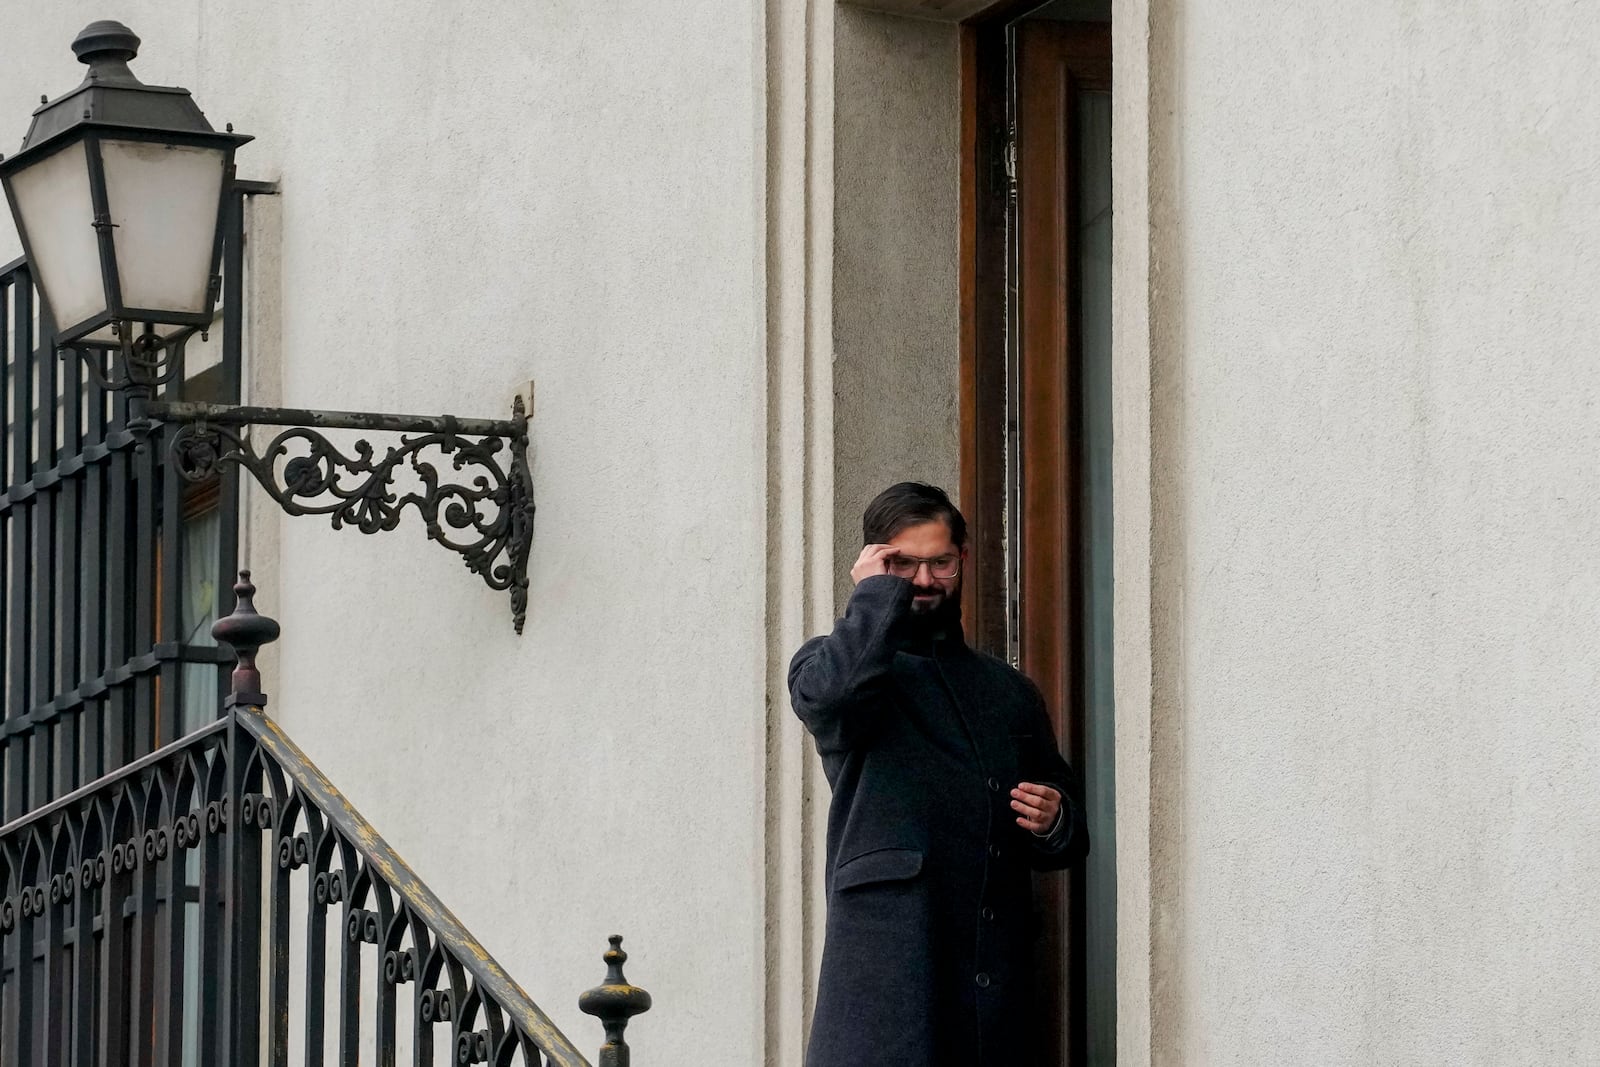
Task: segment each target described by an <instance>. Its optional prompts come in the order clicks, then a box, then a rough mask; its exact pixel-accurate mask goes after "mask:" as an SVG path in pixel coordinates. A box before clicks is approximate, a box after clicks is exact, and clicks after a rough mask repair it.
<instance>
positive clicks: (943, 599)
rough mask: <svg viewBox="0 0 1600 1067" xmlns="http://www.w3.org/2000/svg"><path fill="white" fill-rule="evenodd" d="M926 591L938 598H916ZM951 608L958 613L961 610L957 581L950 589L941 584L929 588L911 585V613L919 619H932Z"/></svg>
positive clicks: (959, 587)
mask: <svg viewBox="0 0 1600 1067" xmlns="http://www.w3.org/2000/svg"><path fill="white" fill-rule="evenodd" d="M927 593H933V594H937V596H938V599H937V600H917V599H916V598H917V597H918V596H920V595H923V594H927ZM952 610H953V611H954V612H955V613H956V614H958V615H959V614H960V612H961V586H960V584H959V583H958V584H957V585H956V587H955V588H954V589H950V590H946V589H945V588H944V587H943V586H935V587H933V588H931V589H923V588H921V587H920V586H913V587H912V600H911V614H913V615H915V616H917V617H918V618H920V619H925V620H928V621H932V620H933V619H935V618H938V617H940V616H943V615H947V614H949V613H950V612H951V611H952Z"/></svg>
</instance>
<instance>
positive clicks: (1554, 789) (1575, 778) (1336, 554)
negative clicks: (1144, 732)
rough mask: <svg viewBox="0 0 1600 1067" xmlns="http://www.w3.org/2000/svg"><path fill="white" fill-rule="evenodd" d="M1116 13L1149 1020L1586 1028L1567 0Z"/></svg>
mask: <svg viewBox="0 0 1600 1067" xmlns="http://www.w3.org/2000/svg"><path fill="white" fill-rule="evenodd" d="M1150 13H1151V22H1150V27H1149V34H1150V40H1149V42H1148V43H1149V49H1150V50H1149V53H1148V59H1149V78H1150V82H1151V85H1150V89H1149V105H1150V112H1149V125H1150V141H1151V143H1150V145H1149V146H1148V148H1149V152H1150V155H1149V157H1148V159H1149V163H1150V181H1151V185H1152V188H1151V190H1150V194H1149V202H1148V205H1147V206H1148V207H1149V210H1150V218H1151V225H1152V226H1153V227H1156V229H1155V232H1153V233H1152V235H1151V238H1150V242H1149V247H1150V249H1151V257H1152V261H1153V262H1152V267H1151V289H1150V304H1149V309H1150V315H1151V317H1152V318H1153V319H1156V320H1158V321H1157V324H1156V325H1155V327H1154V328H1153V330H1152V331H1151V333H1150V334H1149V335H1148V337H1149V339H1150V344H1151V355H1150V359H1151V367H1152V378H1153V382H1152V391H1151V392H1150V394H1149V396H1150V397H1151V404H1152V416H1151V419H1152V423H1153V426H1154V443H1153V446H1152V451H1151V457H1152V461H1153V464H1154V467H1155V470H1154V473H1153V482H1154V492H1153V499H1154V503H1155V507H1154V522H1155V524H1156V525H1155V527H1154V530H1153V540H1154V559H1153V564H1152V570H1151V572H1150V573H1151V574H1152V576H1153V583H1154V605H1153V612H1152V625H1151V629H1152V631H1153V634H1154V637H1153V642H1154V646H1155V647H1154V668H1153V672H1152V674H1151V676H1150V677H1151V678H1152V680H1153V682H1154V691H1155V707H1154V729H1155V734H1156V739H1155V741H1154V743H1153V749H1154V751H1153V755H1152V758H1151V763H1150V768H1151V770H1150V780H1151V794H1152V798H1151V806H1152V808H1153V809H1155V810H1154V813H1153V820H1154V827H1155V829H1154V830H1153V831H1152V836H1153V841H1152V846H1151V849H1150V855H1151V857H1152V867H1153V873H1152V877H1153V878H1154V879H1155V881H1156V883H1157V886H1156V889H1155V892H1154V897H1155V902H1154V907H1153V908H1152V911H1151V913H1150V921H1151V927H1152V929H1153V930H1154V935H1153V940H1154V941H1155V942H1156V943H1157V946H1158V949H1157V952H1156V954H1155V965H1156V970H1157V973H1156V974H1155V975H1154V976H1153V979H1152V986H1151V988H1153V989H1154V990H1155V994H1154V996H1155V1004H1154V1007H1153V1009H1152V1011H1153V1014H1154V1017H1155V1019H1156V1030H1157V1038H1156V1040H1155V1041H1154V1043H1153V1046H1152V1047H1153V1048H1154V1049H1155V1052H1156V1055H1155V1057H1154V1058H1155V1059H1156V1061H1157V1062H1166V1063H1173V1064H1205V1063H1217V1064H1223V1063H1226V1064H1263V1065H1266V1064H1283V1063H1308V1064H1309V1063H1315V1064H1321V1065H1339V1064H1352V1065H1353V1064H1371V1063H1385V1064H1442V1063H1474V1064H1507V1065H1513V1064H1517V1065H1520V1064H1533V1063H1541V1064H1543V1063H1551V1064H1553V1063H1589V1062H1595V1061H1596V1060H1600V1021H1597V1017H1596V1015H1595V1012H1594V1010H1593V1009H1594V1005H1595V1004H1596V1003H1597V1002H1600V972H1597V971H1596V969H1595V967H1594V966H1593V962H1594V959H1595V958H1596V955H1597V954H1600V913H1597V912H1596V909H1595V907H1594V900H1593V887H1594V886H1595V884H1596V883H1597V880H1600V852H1597V850H1596V848H1595V842H1597V841H1600V719H1597V718H1596V715H1595V708H1596V697H1595V693H1596V690H1597V683H1600V656H1597V654H1596V651H1595V646H1594V637H1595V633H1596V632H1597V629H1600V568H1597V567H1596V565H1595V545H1596V543H1597V541H1600V493H1597V489H1600V363H1597V362H1596V359H1595V354H1596V353H1595V339H1596V337H1597V336H1600V303H1597V302H1596V299H1595V294H1596V293H1597V292H1600V209H1597V205H1600V103H1597V101H1596V96H1595V94H1594V92H1593V76H1594V71H1595V70H1596V69H1597V68H1600V10H1597V9H1596V8H1595V7H1594V6H1593V5H1588V4H1570V3H1556V2H1540V3H1535V4H1532V5H1521V6H1516V7H1509V6H1506V5H1498V4H1483V3H1473V4H1465V5H1463V4H1453V3H1438V2H1420V3H1407V4H1391V5H1384V4H1377V5H1354V6H1352V5H1344V6H1339V5H1282V4H1273V5H1246V6H1245V7H1243V8H1241V7H1240V6H1239V5H1220V4H1205V3H1201V4H1185V5H1177V4H1167V3H1151V4H1150ZM1125 39H1126V38H1125V37H1119V40H1125ZM1119 62H1120V61H1119ZM1124 69H1126V68H1124V67H1122V66H1120V65H1119V71H1121V70H1124ZM1119 77H1120V74H1119ZM1120 180H1121V179H1120V177H1119V181H1120ZM1119 240H1120V237H1119ZM1119 247H1122V246H1119ZM1125 380H1126V379H1125ZM1124 399H1127V397H1125V398H1124ZM1120 440H1121V438H1119V441H1120ZM1119 529H1120V519H1119ZM1125 632H1126V631H1123V630H1122V629H1121V626H1120V624H1119V634H1122V633H1125ZM1122 707H1123V705H1122V701H1121V694H1120V693H1119V712H1120V711H1121V709H1122ZM1163 737H1165V738H1167V739H1169V740H1168V741H1165V742H1164V741H1163V740H1162V738H1163ZM1174 737H1177V738H1180V739H1181V747H1178V748H1176V749H1174V748H1173V746H1172V744H1171V741H1170V739H1171V738H1174ZM1119 774H1120V771H1119ZM1119 806H1120V801H1119ZM1124 810H1126V809H1124ZM1174 929H1176V931H1177V932H1176V934H1174V933H1173V930H1174ZM1162 943H1165V944H1167V945H1168V946H1170V951H1169V952H1167V953H1166V954H1165V955H1163V954H1162V952H1161V951H1160V945H1161V944H1162Z"/></svg>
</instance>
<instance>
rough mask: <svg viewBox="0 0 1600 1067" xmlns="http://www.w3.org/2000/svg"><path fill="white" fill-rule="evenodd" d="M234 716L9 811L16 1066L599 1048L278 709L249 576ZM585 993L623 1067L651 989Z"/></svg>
mask: <svg viewBox="0 0 1600 1067" xmlns="http://www.w3.org/2000/svg"><path fill="white" fill-rule="evenodd" d="M235 588H236V591H237V592H238V594H239V605H238V607H236V608H235V611H234V614H233V615H231V616H229V617H227V618H225V619H223V620H221V621H220V622H219V623H218V624H217V628H216V629H217V635H218V637H220V638H222V639H224V640H226V641H228V642H229V643H231V644H233V645H234V646H235V647H236V648H237V649H238V655H239V667H238V669H236V670H235V672H234V677H233V692H232V694H231V695H230V697H229V698H228V706H227V710H226V713H225V715H224V716H223V718H221V719H219V720H218V721H216V722H213V723H211V724H209V725H207V726H205V727H203V728H202V729H200V730H198V731H196V732H194V733H192V734H190V735H189V736H187V737H185V738H183V739H181V740H179V741H177V742H175V743H173V744H170V745H167V746H165V747H163V748H161V749H159V750H157V751H155V752H152V753H150V754H148V755H146V756H144V757H143V758H141V759H138V760H136V761H134V762H132V763H130V764H128V765H127V766H125V767H123V768H122V769H120V770H118V771H116V772H115V773H113V774H111V775H108V776H107V777H105V778H102V779H101V780H99V781H97V782H94V783H92V784H90V785H88V786H85V787H83V788H81V789H79V790H77V791H75V792H73V793H71V794H70V795H67V796H64V797H62V798H60V799H58V800H56V801H54V802H53V803H51V804H49V805H47V806H45V807H43V808H41V809H39V810H37V811H35V812H32V813H30V814H29V815H27V816H26V817H24V818H22V819H19V820H17V821H14V822H11V823H9V824H7V825H5V826H3V827H0V889H3V890H4V897H3V898H0V964H3V966H4V973H3V975H0V978H3V984H0V1063H3V1064H5V1065H6V1067H66V1065H69V1064H70V1065H79V1064H99V1065H110V1064H116V1065H122V1064H127V1065H129V1067H134V1065H138V1067H145V1065H160V1067H221V1065H230V1067H259V1065H260V1064H263V1063H265V1064H269V1065H272V1067H285V1065H287V1064H288V1063H290V1062H295V1063H303V1064H306V1065H308V1067H320V1065H322V1064H325V1063H336V1064H340V1065H344V1067H354V1065H356V1064H358V1063H376V1064H379V1065H383V1067H392V1065H393V1064H394V1063H395V1062H396V1059H397V1056H404V1057H405V1058H406V1059H408V1060H409V1061H410V1062H412V1063H415V1064H417V1065H423V1064H433V1063H436V1062H439V1061H438V1059H436V1052H438V1051H440V1049H439V1046H441V1045H442V1046H443V1050H442V1051H443V1053H444V1057H445V1062H449V1063H456V1064H472V1063H488V1064H496V1065H507V1064H516V1063H520V1064H524V1065H526V1067H587V1063H588V1061H587V1060H585V1059H584V1057H583V1056H582V1055H581V1054H580V1053H579V1052H578V1051H577V1049H576V1048H575V1047H574V1046H573V1044H572V1043H571V1042H570V1041H569V1040H568V1039H567V1038H566V1037H565V1036H563V1035H562V1033H561V1032H560V1030H558V1029H557V1027H556V1026H555V1024H554V1023H553V1022H551V1020H550V1019H549V1017H548V1016H546V1015H545V1013H544V1012H542V1011H541V1010H540V1009H539V1007H538V1006H537V1005H535V1004H534V1003H533V1001H531V1000H530V999H529V998H528V996H527V995H526V994H525V993H524V992H523V991H522V990H521V989H520V988H519V987H518V986H517V985H516V983H515V982H513V981H512V980H511V978H510V977H509V976H508V975H507V974H506V972H505V971H504V970H503V969H502V968H501V967H500V966H499V965H498V964H497V963H495V961H494V960H493V959H492V958H491V957H490V956H489V954H488V953H487V952H486V951H484V949H483V947H482V946H481V945H479V944H478V942H477V941H476V940H474V939H473V937H472V935H471V934H469V933H468V932H467V931H466V929H465V928H463V927H462V925H461V923H460V922H459V921H457V919H456V918H455V917H454V916H453V915H452V914H451V913H450V912H449V910H448V909H446V908H445V907H444V905H443V904H442V903H441V902H440V901H439V899H438V898H437V897H436V896H435V895H434V894H433V893H432V892H431V891H430V890H429V889H428V888H427V886H425V885H424V884H423V883H422V882H421V881H420V880H419V879H418V878H417V877H416V875H415V874H413V873H412V871H411V869H410V868H409V867H407V866H406V864H405V863H404V861H402V860H401V859H400V857H399V856H398V855H396V854H395V852H394V850H393V849H391V848H390V847H389V846H388V845H387V844H385V843H384V841H383V839H382V838H381V837H379V836H378V834H377V832H376V831H375V830H374V829H373V828H372V826H371V825H370V824H369V823H367V822H366V820H365V819H363V818H362V817H361V816H360V814H358V813H357V812H356V811H355V809H354V808H352V807H351V806H350V805H349V803H348V802H347V801H345V800H344V798H343V797H342V796H341V795H340V794H339V792H338V791H337V790H335V789H334V787H333V785H332V784H331V783H330V782H329V781H328V779H327V778H325V777H324V776H323V775H322V773H321V772H320V771H318V770H317V768H316V767H315V766H314V765H313V764H312V763H311V761H310V760H309V759H307V758H306V756H305V754H304V753H303V752H301V751H300V749H299V748H297V747H296V746H295V744H294V742H293V741H291V740H290V739H289V738H288V736H287V735H285V734H284V732H283V731H282V730H281V729H280V728H279V727H278V726H277V724H276V723H274V722H273V721H272V720H271V719H270V718H268V717H267V715H266V714H265V713H264V712H263V711H262V707H261V705H263V704H264V703H265V698H264V697H262V696H261V695H260V693H259V689H260V676H259V674H257V673H256V671H255V650H256V647H257V646H258V645H259V644H260V643H262V642H264V641H267V640H271V639H273V637H275V636H276V632H277V626H276V624H275V623H273V622H271V620H267V619H264V618H262V617H261V616H258V615H256V614H255V611H254V608H253V607H252V605H251V597H252V596H253V593H254V589H253V588H251V587H250V586H249V584H248V576H247V575H246V576H244V580H243V581H241V583H240V585H239V586H236V587H235ZM625 959H626V955H625V954H624V953H622V951H621V938H620V937H614V938H613V939H612V946H611V951H609V952H607V953H606V962H607V964H608V965H609V971H608V974H607V978H606V981H605V982H604V983H603V984H602V985H601V986H600V987H597V988H596V989H594V990H590V991H589V992H588V993H586V994H585V995H584V997H583V998H582V1001H581V1007H582V1010H584V1011H586V1012H589V1013H590V1014H593V1015H597V1016H599V1017H600V1019H601V1021H602V1023H603V1024H604V1025H605V1029H606V1034H607V1039H608V1040H607V1044H606V1046H605V1047H604V1048H603V1049H602V1051H601V1055H600V1059H599V1063H600V1064H601V1067H627V1063H628V1048H627V1045H626V1044H625V1043H624V1042H623V1040H622V1031H623V1028H624V1027H625V1025H626V1022H627V1019H628V1017H629V1016H631V1015H633V1014H635V1013H637V1012H639V1011H643V1010H646V1009H647V1008H648V1007H649V996H648V995H647V994H645V993H644V991H643V990H640V989H638V988H636V987H634V986H631V985H629V984H628V983H627V981H626V979H625V978H624V977H623V975H622V961H623V960H625Z"/></svg>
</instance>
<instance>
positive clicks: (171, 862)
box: [155, 771, 188, 1067]
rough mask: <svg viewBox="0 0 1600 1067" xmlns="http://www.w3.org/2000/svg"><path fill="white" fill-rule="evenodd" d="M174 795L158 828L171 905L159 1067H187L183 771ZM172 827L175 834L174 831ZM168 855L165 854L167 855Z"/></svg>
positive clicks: (161, 966) (164, 945)
mask: <svg viewBox="0 0 1600 1067" xmlns="http://www.w3.org/2000/svg"><path fill="white" fill-rule="evenodd" d="M168 784H169V785H171V786H172V789H171V790H170V791H169V792H168V793H167V794H166V795H167V797H168V798H169V799H168V803H167V806H166V808H165V810H164V811H163V812H162V821H161V823H160V825H159V826H158V827H157V830H156V833H157V841H156V848H157V858H158V860H159V861H160V864H161V868H162V875H163V877H162V884H163V885H164V886H165V888H166V900H165V902H164V905H163V907H162V909H161V911H162V915H161V923H160V927H159V929H160V940H159V941H158V942H157V951H156V977H157V979H158V981H157V983H156V988H157V990H158V993H157V994H156V995H157V996H158V997H159V998H160V1003H161V1013H160V1020H159V1023H158V1029H157V1031H156V1055H155V1062H156V1063H157V1064H159V1065H160V1067H182V1065H183V1033H184V1025H185V1021H186V1016H187V1015H188V1003H187V1000H186V998H185V996H184V992H185V986H184V959H185V956H184V945H185V937H184V933H185V920H186V918H187V915H186V912H187V904H186V898H187V896H188V893H187V891H186V888H187V883H188V878H187V877H186V875H185V873H184V868H185V866H186V861H187V852H186V851H185V850H184V849H181V848H179V847H178V842H177V841H176V840H174V833H173V831H174V830H176V827H177V821H178V820H179V819H181V818H183V812H184V808H185V806H186V805H185V803H184V802H183V795H184V794H183V784H182V776H181V771H180V772H179V774H176V775H172V776H171V777H169V778H168ZM169 827H171V829H169ZM163 853H164V854H163Z"/></svg>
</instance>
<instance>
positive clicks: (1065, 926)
mask: <svg viewBox="0 0 1600 1067" xmlns="http://www.w3.org/2000/svg"><path fill="white" fill-rule="evenodd" d="M999 8H1003V9H1004V10H1000V9H999ZM1110 19H1111V13H1110V3H1109V0H1054V2H1051V3H1046V4H1040V3H1032V4H1026V3H1008V4H1002V5H999V6H998V8H991V10H990V13H989V14H988V15H987V16H985V17H981V18H979V19H977V20H975V21H973V22H970V23H967V24H965V25H963V27H962V37H961V79H962V93H961V95H962V116H961V134H962V139H961V140H962V145H961V148H962V169H961V216H962V217H961V235H960V236H961V249H960V253H961V255H960V272H961V318H960V321H961V430H960V435H961V502H962V508H963V511H964V512H965V513H966V515H967V517H968V520H969V531H970V533H969V539H970V543H971V545H972V563H971V566H970V569H969V575H968V581H969V583H970V585H969V589H968V592H967V596H966V600H965V610H966V615H967V617H966V620H965V622H966V629H967V632H968V634H969V636H970V638H971V640H972V642H973V644H974V645H975V646H977V647H979V648H982V649H984V650H985V651H988V652H991V653H993V654H995V655H998V656H1001V657H1002V658H1005V659H1007V660H1009V661H1010V662H1011V663H1013V664H1015V665H1016V666H1018V667H1019V668H1020V669H1022V670H1023V671H1024V672H1025V673H1027V674H1028V675H1029V676H1030V677H1031V678H1032V679H1033V680H1034V681H1035V682H1036V683H1037V684H1038V686H1039V688H1040V690H1041V691H1042V692H1043V694H1044V698H1045V703H1046V705H1047V707H1048V708H1049V711H1050V715H1051V719H1052V721H1053V723H1054V725H1055V729H1056V733H1057V737H1058V738H1059V739H1060V742H1061V745H1062V749H1063V751H1064V752H1065V754H1066V755H1067V758H1068V760H1069V761H1070V762H1071V763H1072V765H1073V768H1074V769H1075V770H1076V771H1077V772H1078V775H1079V779H1080V782H1079V785H1080V787H1081V796H1082V799H1083V801H1084V804H1085V808H1086V814H1087V817H1088V822H1089V830H1090V840H1091V845H1092V848H1091V852H1090V855H1089V858H1088V861H1087V862H1086V864H1085V866H1084V867H1083V868H1081V869H1080V870H1078V871H1075V872H1073V874H1072V875H1071V876H1070V877H1069V878H1067V879H1059V878H1049V879H1041V880H1040V881H1039V888H1038V890H1037V891H1036V907H1037V909H1038V914H1039V921H1040V933H1041V936H1040V939H1039V959H1038V968H1037V973H1038V976H1039V980H1040V981H1039V988H1040V995H1041V998H1042V1002H1041V1003H1040V1004H1039V1006H1038V1007H1039V1017H1040V1018H1041V1019H1043V1020H1044V1021H1045V1025H1046V1027H1047V1030H1046V1033H1047V1034H1048V1035H1049V1037H1048V1038H1047V1039H1046V1048H1045V1056H1044V1062H1046V1063H1049V1064H1059V1065H1062V1067H1067V1065H1071V1067H1081V1065H1093V1067H1100V1065H1102V1064H1104V1065H1111V1064H1114V1063H1115V1062H1116V834H1115V800H1114V797H1115V778H1114V759H1113V748H1112V740H1113V730H1114V724H1115V709H1114V702H1113V683H1112V650H1113V645H1112V630H1111V620H1112V567H1111V544H1112V530H1113V525H1112V523H1113V516H1112V499H1111V208H1112V199H1111V180H1112V173H1111V114H1112V111H1111V94H1112V79H1111V75H1112V65H1111V23H1110Z"/></svg>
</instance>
